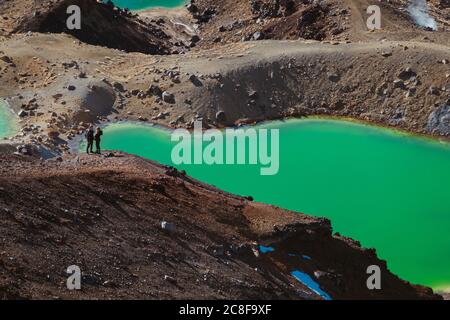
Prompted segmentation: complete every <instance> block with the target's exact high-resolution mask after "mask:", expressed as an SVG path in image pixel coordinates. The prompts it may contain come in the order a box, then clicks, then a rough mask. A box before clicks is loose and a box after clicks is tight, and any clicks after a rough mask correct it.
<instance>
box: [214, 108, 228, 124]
mask: <svg viewBox="0 0 450 320" xmlns="http://www.w3.org/2000/svg"><path fill="white" fill-rule="evenodd" d="M216 120H217V121H218V122H223V121H225V120H226V114H225V111H223V110H220V111H217V113H216Z"/></svg>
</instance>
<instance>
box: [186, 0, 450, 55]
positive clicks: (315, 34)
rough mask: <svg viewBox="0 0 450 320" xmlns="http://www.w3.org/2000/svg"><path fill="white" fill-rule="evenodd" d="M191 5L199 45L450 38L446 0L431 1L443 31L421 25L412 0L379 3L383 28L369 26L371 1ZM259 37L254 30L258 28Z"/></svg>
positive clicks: (206, 0) (199, 0) (232, 0)
mask: <svg viewBox="0 0 450 320" xmlns="http://www.w3.org/2000/svg"><path fill="white" fill-rule="evenodd" d="M191 2H192V3H193V6H191V7H189V8H190V10H191V11H192V15H193V17H194V18H195V19H196V20H197V21H198V22H199V24H200V31H201V32H200V35H201V38H202V41H200V42H199V47H200V48H205V47H206V48H208V47H211V46H215V45H217V43H231V42H239V41H242V40H262V39H273V40H286V39H288V40H297V39H311V40H336V41H353V42H356V41H369V40H372V41H373V40H379V39H382V38H386V39H389V40H396V41H406V40H415V41H424V39H423V38H424V37H426V38H427V39H432V40H434V41H436V42H438V43H448V39H449V38H448V30H449V28H450V20H449V18H450V8H449V7H448V6H447V5H446V3H447V0H434V1H431V2H430V3H429V10H430V15H431V16H432V17H433V18H434V19H436V21H437V24H438V27H439V32H430V31H428V30H425V29H424V28H422V27H420V26H417V25H415V24H414V22H413V21H412V19H411V17H410V16H409V14H408V13H407V11H406V8H407V6H408V4H409V2H408V0H391V1H389V2H386V1H382V2H377V3H376V5H378V6H380V8H381V13H382V15H381V30H377V31H375V32H370V30H368V28H367V26H366V20H367V17H368V14H367V13H366V10H367V7H368V6H370V5H372V4H373V3H372V2H370V1H368V0H328V1H313V0H194V1H191ZM258 32H259V34H258V36H257V38H255V33H258Z"/></svg>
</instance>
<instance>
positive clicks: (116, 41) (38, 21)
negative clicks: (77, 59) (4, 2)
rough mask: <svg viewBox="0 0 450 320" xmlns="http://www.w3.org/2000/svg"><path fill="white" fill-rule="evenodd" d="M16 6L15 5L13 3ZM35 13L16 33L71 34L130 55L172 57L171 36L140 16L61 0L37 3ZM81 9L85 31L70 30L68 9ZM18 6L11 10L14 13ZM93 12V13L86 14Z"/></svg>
mask: <svg viewBox="0 0 450 320" xmlns="http://www.w3.org/2000/svg"><path fill="white" fill-rule="evenodd" d="M13 5H14V2H13ZM36 5H37V7H36V9H35V12H37V13H33V12H31V10H29V12H27V14H25V15H23V16H22V17H21V18H20V19H18V20H17V22H16V24H15V28H14V29H13V31H12V32H28V31H35V32H51V33H67V34H71V35H73V36H74V37H76V38H78V39H79V40H81V41H83V42H86V43H89V44H93V45H100V46H105V47H109V48H114V49H120V50H124V51H127V52H143V53H147V54H168V53H170V52H171V50H172V45H171V44H170V37H169V36H168V35H166V34H165V33H164V32H163V31H162V29H161V27H160V26H158V25H157V24H156V23H149V22H144V21H143V20H141V19H140V18H139V17H138V16H137V15H135V14H133V13H131V12H129V11H128V10H122V9H119V8H117V7H114V5H112V4H105V3H99V2H97V1H92V0H57V1H53V2H45V3H41V4H39V3H38V4H36ZM70 5H77V6H79V7H80V9H81V29H79V30H78V29H74V30H69V29H68V28H67V18H68V17H69V15H68V14H67V8H68V7H69V6H70ZM13 9H14V6H13V7H11V10H13ZM85 12H89V14H83V13H85Z"/></svg>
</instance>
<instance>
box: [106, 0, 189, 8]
mask: <svg viewBox="0 0 450 320" xmlns="http://www.w3.org/2000/svg"><path fill="white" fill-rule="evenodd" d="M113 2H114V4H115V5H116V6H118V7H119V8H128V9H130V10H142V9H148V8H159V7H161V8H176V7H179V6H182V5H184V4H185V3H187V0H113Z"/></svg>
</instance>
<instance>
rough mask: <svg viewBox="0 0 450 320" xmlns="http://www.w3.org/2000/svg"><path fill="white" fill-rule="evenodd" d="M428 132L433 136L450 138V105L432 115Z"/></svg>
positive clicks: (429, 119) (438, 109)
mask: <svg viewBox="0 0 450 320" xmlns="http://www.w3.org/2000/svg"><path fill="white" fill-rule="evenodd" d="M427 130H428V132H429V133H431V134H438V135H442V136H450V104H447V105H444V106H442V107H440V108H437V109H436V110H435V111H433V112H432V113H431V114H430V117H429V118H428V125H427Z"/></svg>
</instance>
